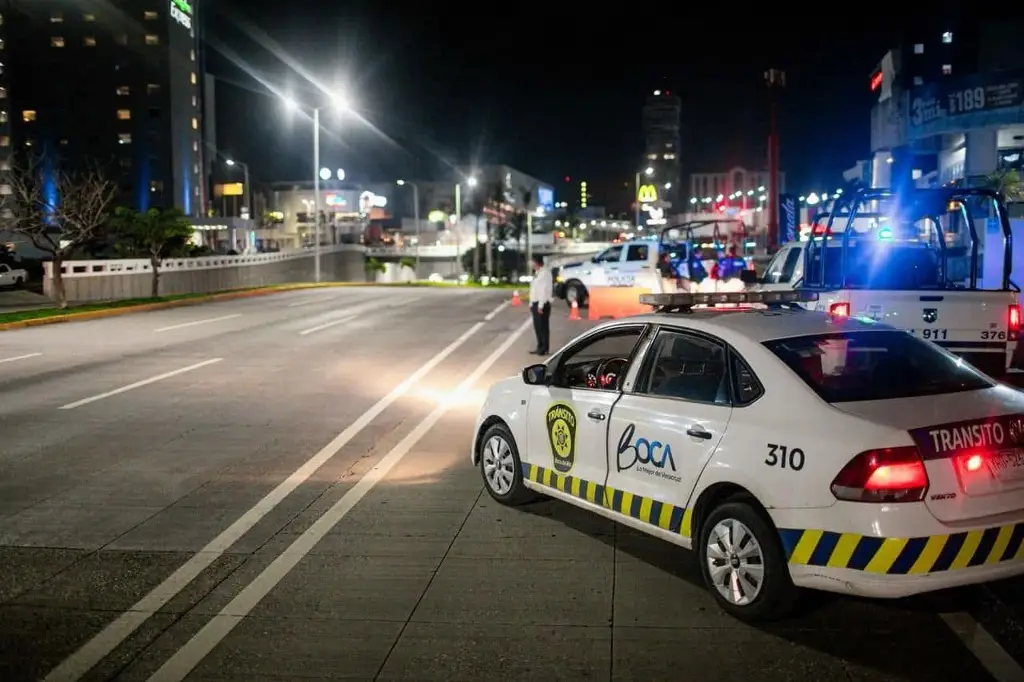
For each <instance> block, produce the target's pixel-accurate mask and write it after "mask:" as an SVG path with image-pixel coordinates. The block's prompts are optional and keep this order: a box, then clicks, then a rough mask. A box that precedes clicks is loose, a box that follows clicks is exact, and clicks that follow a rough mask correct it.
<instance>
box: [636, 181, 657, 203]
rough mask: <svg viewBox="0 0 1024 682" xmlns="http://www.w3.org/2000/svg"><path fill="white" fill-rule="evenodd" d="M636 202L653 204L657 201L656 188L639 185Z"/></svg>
mask: <svg viewBox="0 0 1024 682" xmlns="http://www.w3.org/2000/svg"><path fill="white" fill-rule="evenodd" d="M636 200H637V201H639V202H640V203H641V204H653V203H655V202H657V201H658V188H657V187H655V186H654V185H641V186H640V191H638V192H637V194H636Z"/></svg>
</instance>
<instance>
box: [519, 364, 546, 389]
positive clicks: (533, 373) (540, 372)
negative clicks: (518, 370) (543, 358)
mask: <svg viewBox="0 0 1024 682" xmlns="http://www.w3.org/2000/svg"><path fill="white" fill-rule="evenodd" d="M547 380H548V367H547V365H530V366H529V367H527V368H526V369H524V370H523V382H524V383H526V384H529V385H530V386H543V385H545V384H546V383H547Z"/></svg>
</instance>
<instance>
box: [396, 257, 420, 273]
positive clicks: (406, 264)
mask: <svg viewBox="0 0 1024 682" xmlns="http://www.w3.org/2000/svg"><path fill="white" fill-rule="evenodd" d="M398 267H400V268H409V269H410V270H415V269H416V259H415V258H409V257H408V256H406V257H404V258H402V259H401V260H400V261H398Z"/></svg>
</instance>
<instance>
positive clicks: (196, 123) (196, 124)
mask: <svg viewBox="0 0 1024 682" xmlns="http://www.w3.org/2000/svg"><path fill="white" fill-rule="evenodd" d="M192 130H199V119H197V118H193V119H192Z"/></svg>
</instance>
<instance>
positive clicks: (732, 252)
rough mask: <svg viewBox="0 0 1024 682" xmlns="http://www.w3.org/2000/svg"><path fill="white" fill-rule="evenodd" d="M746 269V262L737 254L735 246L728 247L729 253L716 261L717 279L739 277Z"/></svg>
mask: <svg viewBox="0 0 1024 682" xmlns="http://www.w3.org/2000/svg"><path fill="white" fill-rule="evenodd" d="M746 269H747V261H745V260H744V259H743V257H742V256H740V255H739V253H737V249H736V245H735V244H734V245H732V246H730V247H729V253H728V254H726V255H725V256H723V257H722V258H719V259H718V279H722V280H725V279H732V278H733V277H739V276H740V273H741V272H742V271H744V270H746Z"/></svg>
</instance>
